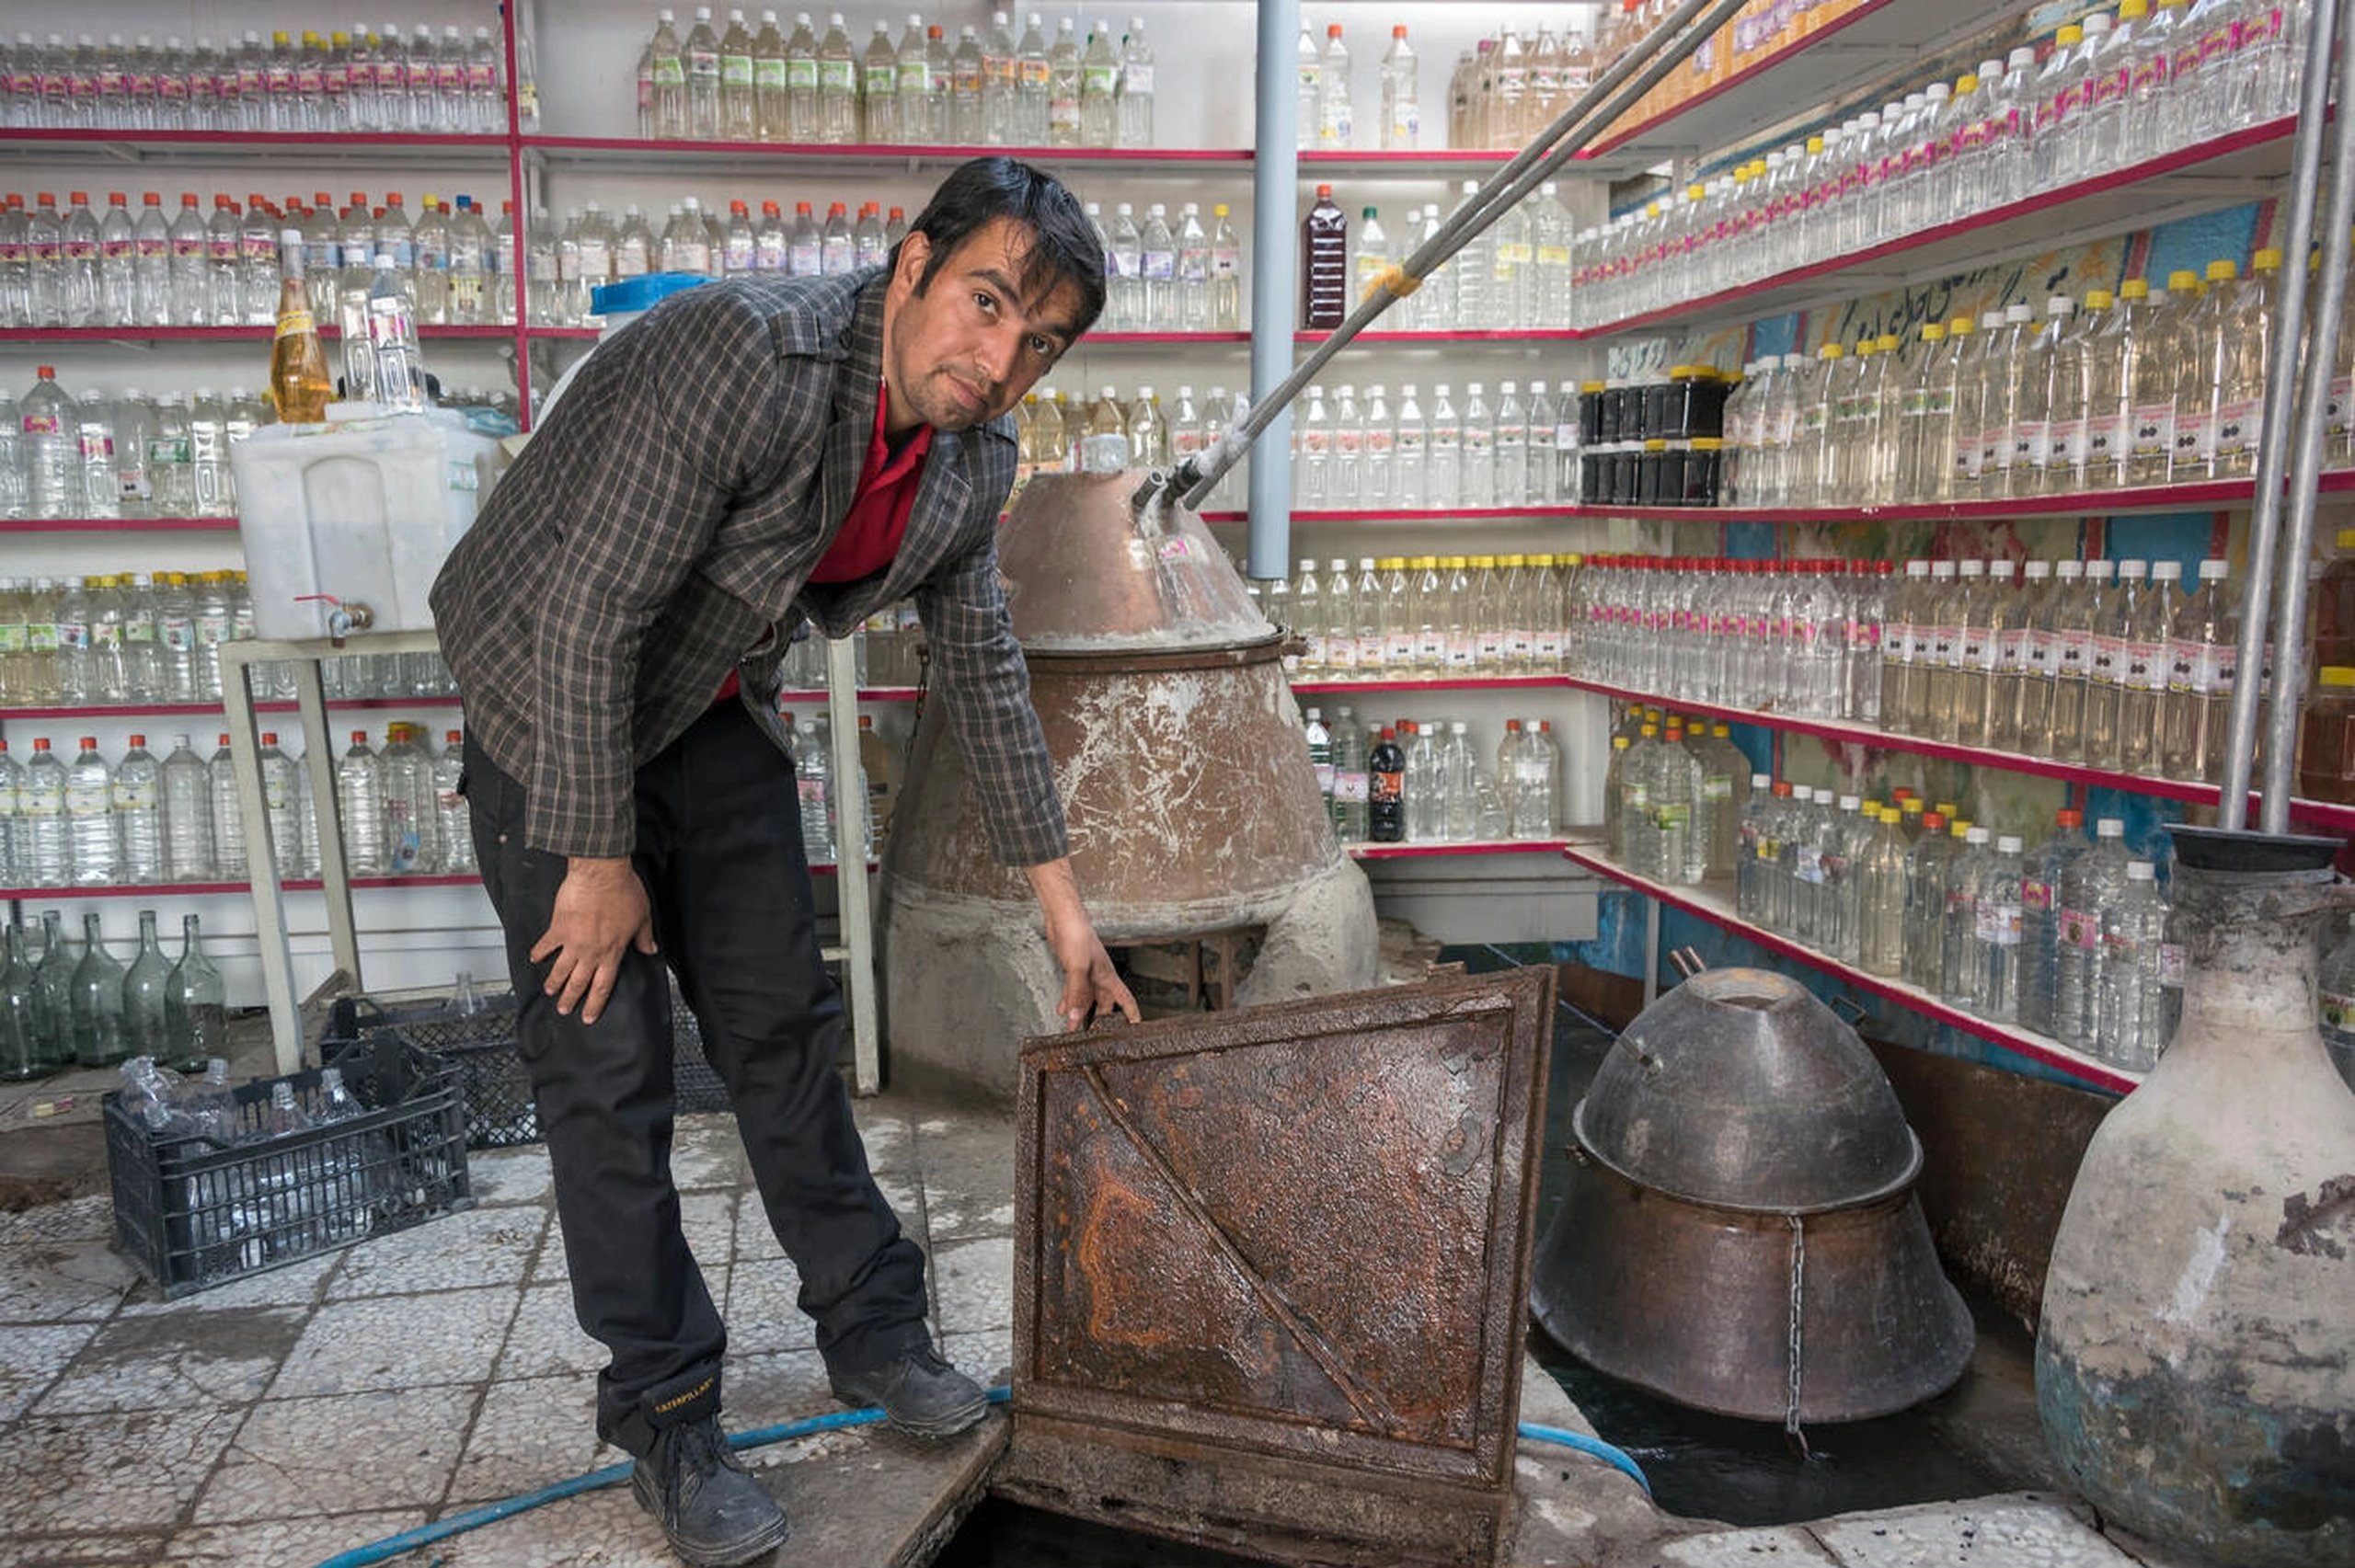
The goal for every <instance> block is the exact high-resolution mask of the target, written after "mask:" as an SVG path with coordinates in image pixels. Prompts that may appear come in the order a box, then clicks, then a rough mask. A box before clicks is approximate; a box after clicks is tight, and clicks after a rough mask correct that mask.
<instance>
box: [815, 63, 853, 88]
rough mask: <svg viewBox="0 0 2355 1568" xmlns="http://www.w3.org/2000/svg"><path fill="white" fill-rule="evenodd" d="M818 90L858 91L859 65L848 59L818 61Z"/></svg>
mask: <svg viewBox="0 0 2355 1568" xmlns="http://www.w3.org/2000/svg"><path fill="white" fill-rule="evenodd" d="M818 90H819V91H820V92H821V93H855V92H856V91H858V67H857V66H856V65H854V64H852V63H850V62H849V61H847V60H821V61H820V62H818Z"/></svg>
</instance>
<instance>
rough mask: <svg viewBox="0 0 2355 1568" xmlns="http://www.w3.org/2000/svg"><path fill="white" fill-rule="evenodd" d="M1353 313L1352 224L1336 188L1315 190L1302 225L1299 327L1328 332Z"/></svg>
mask: <svg viewBox="0 0 2355 1568" xmlns="http://www.w3.org/2000/svg"><path fill="white" fill-rule="evenodd" d="M1349 311H1350V221H1349V219H1348V218H1347V217H1346V216H1344V215H1343V213H1342V212H1341V209H1340V208H1339V207H1338V205H1336V204H1335V202H1334V200H1333V188H1332V187H1331V186H1329V185H1320V186H1318V187H1317V188H1316V204H1315V206H1313V207H1311V208H1310V209H1309V210H1308V216H1307V217H1305V218H1304V219H1302V220H1301V224H1300V325H1301V326H1303V327H1304V328H1306V329H1308V330H1310V331H1319V332H1329V331H1331V330H1332V329H1333V328H1334V327H1336V326H1340V325H1341V318H1342V317H1344V316H1346V315H1349Z"/></svg>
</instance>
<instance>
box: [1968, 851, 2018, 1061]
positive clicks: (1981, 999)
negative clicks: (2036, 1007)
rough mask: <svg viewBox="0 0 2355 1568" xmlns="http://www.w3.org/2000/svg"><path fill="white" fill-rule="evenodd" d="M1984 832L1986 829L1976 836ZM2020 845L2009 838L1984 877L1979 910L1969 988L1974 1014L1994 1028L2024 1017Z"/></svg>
mask: <svg viewBox="0 0 2355 1568" xmlns="http://www.w3.org/2000/svg"><path fill="white" fill-rule="evenodd" d="M1975 831H1980V832H1984V831H1985V830H1984V829H1979V830H1975ZM2020 848H2021V844H2020V841H2019V839H2018V838H2017V837H2016V836H2015V835H2013V834H2010V833H2005V834H2004V835H2002V836H2001V837H1999V838H1998V839H1996V841H1995V852H1994V853H1993V856H1992V857H1991V858H1990V859H1989V860H1988V861H1987V863H1986V865H1985V868H1984V869H1983V870H1982V873H1981V875H1980V881H1979V897H1978V900H1977V903H1976V906H1975V916H1976V920H1977V922H1978V932H1977V940H1976V941H1975V942H1974V943H1973V944H1972V950H1973V952H1974V954H1975V956H1976V957H1977V960H1978V971H1977V973H1976V974H1975V975H1974V976H1973V977H1972V982H1971V988H1970V1006H1971V1011H1972V1012H1974V1013H1977V1014H1979V1016H1980V1017H1982V1018H1984V1019H1986V1020H1988V1021H1989V1022H1990V1023H1994V1024H2010V1023H2013V1022H2015V1021H2016V1020H2017V1019H2018V1017H2019V1012H2020V990H2021V978H2022V976H2021V969H2022V964H2021V953H2022V947H2023V942H2022V938H2023V934H2024V933H2023V921H2024V911H2023V910H2022V899H2023V898H2025V896H2026V895H2025V892H2024V889H2023V877H2024V875H2025V872H2024V866H2023V864H2022V861H2021V858H2020Z"/></svg>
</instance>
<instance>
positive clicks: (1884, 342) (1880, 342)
mask: <svg viewBox="0 0 2355 1568" xmlns="http://www.w3.org/2000/svg"><path fill="white" fill-rule="evenodd" d="M1873 349H1874V350H1875V351H1876V352H1878V353H1883V354H1894V353H1895V352H1897V334H1896V333H1894V332H1884V333H1882V334H1881V335H1880V336H1879V337H1878V338H1874V339H1873Z"/></svg>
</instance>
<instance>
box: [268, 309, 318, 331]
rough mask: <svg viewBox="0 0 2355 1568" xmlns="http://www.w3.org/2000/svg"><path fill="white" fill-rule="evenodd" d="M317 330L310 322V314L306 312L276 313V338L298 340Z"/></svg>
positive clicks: (289, 311)
mask: <svg viewBox="0 0 2355 1568" xmlns="http://www.w3.org/2000/svg"><path fill="white" fill-rule="evenodd" d="M317 330H318V327H317V326H316V324H315V323H313V321H312V320H311V313H310V312H309V311H307V310H287V311H281V312H279V313H278V336H279V337H281V338H300V337H303V336H304V335H305V334H306V333H311V332H316V331H317Z"/></svg>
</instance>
